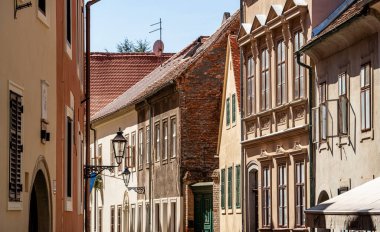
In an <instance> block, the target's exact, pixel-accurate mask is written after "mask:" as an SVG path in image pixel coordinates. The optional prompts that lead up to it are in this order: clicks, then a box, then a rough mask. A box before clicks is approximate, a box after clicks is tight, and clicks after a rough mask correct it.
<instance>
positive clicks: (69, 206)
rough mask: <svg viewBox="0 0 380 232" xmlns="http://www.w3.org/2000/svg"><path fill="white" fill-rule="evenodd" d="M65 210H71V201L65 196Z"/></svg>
mask: <svg viewBox="0 0 380 232" xmlns="http://www.w3.org/2000/svg"><path fill="white" fill-rule="evenodd" d="M65 211H73V202H72V200H71V198H66V200H65Z"/></svg>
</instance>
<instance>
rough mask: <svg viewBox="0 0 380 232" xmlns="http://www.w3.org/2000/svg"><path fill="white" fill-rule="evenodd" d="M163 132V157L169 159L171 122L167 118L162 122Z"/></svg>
mask: <svg viewBox="0 0 380 232" xmlns="http://www.w3.org/2000/svg"><path fill="white" fill-rule="evenodd" d="M162 133H163V135H162V136H163V140H164V141H163V148H162V159H163V160H167V159H168V155H169V122H168V120H167V119H165V120H164V121H163V122H162Z"/></svg>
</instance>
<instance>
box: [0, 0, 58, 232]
mask: <svg viewBox="0 0 380 232" xmlns="http://www.w3.org/2000/svg"><path fill="white" fill-rule="evenodd" d="M15 2H17V4H24V3H26V1H1V2H0V32H1V33H0V34H1V36H0V50H1V56H0V133H1V134H0V153H1V154H2V155H1V156H0V170H1V171H0V180H1V181H0V183H1V187H0V189H1V191H0V231H27V230H28V225H29V227H30V226H33V225H35V224H36V222H33V223H30V221H33V220H38V225H39V228H40V230H41V229H42V230H44V231H53V228H54V224H55V221H54V216H53V215H54V208H55V195H54V194H55V179H56V172H55V169H56V168H55V160H56V156H55V151H56V139H55V138H56V134H55V131H56V127H55V121H56V118H57V116H56V29H55V28H56V15H55V8H56V6H55V1H46V6H45V13H42V11H41V9H40V8H39V5H38V1H36V0H33V1H32V2H31V3H32V6H30V7H27V8H24V9H22V10H19V11H17V14H16V18H15V17H14V16H15V14H14V3H15ZM11 92H12V93H15V94H16V95H17V96H18V97H19V99H21V102H22V105H23V112H22V113H21V114H20V115H21V128H19V131H18V135H20V136H21V137H20V140H19V142H20V144H19V146H18V154H19V155H20V157H21V159H20V160H19V161H21V162H18V164H19V165H20V166H19V168H17V169H18V170H16V173H18V174H17V175H19V177H20V180H19V182H18V184H21V185H22V188H20V189H22V191H21V192H20V193H19V194H20V198H18V197H16V198H17V199H16V198H14V197H12V198H11V196H10V195H11V191H10V188H9V185H10V184H9V183H10V182H12V181H10V179H9V176H10V168H9V166H10V160H9V159H10V157H11V156H10V150H11V149H10V148H11V147H10V142H11V138H10V134H11V132H10V126H11V125H10V120H11V116H10V112H11V111H10V108H11V101H10V98H11ZM20 109H21V108H19V110H20ZM42 130H46V132H47V133H50V141H43V140H42V139H41V131H42ZM45 138H47V137H45ZM20 145H22V146H20ZM12 147H13V146H12ZM16 166H17V165H16ZM33 186H34V187H33ZM17 192H18V190H17ZM17 195H18V194H17ZM12 196H13V194H12ZM42 202H43V205H44V207H41V208H43V209H40V210H37V211H36V208H35V207H34V206H33V204H34V203H36V204H41V203H42ZM30 211H31V212H33V213H32V215H35V213H36V212H37V214H38V215H40V217H39V219H37V218H35V217H31V218H29V214H30V213H29V212H30Z"/></svg>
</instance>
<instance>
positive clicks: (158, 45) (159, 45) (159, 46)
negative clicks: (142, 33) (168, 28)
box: [149, 18, 164, 66]
mask: <svg viewBox="0 0 380 232" xmlns="http://www.w3.org/2000/svg"><path fill="white" fill-rule="evenodd" d="M156 25H159V28H157V29H155V30H153V31H150V32H149V33H153V32H156V31H160V39H159V40H156V42H154V44H153V52H154V54H155V55H156V56H159V57H161V55H162V53H163V52H164V42H162V20H161V18H160V21H159V22H158V23H153V24H152V25H150V26H151V27H152V26H156ZM161 66H162V60H161Z"/></svg>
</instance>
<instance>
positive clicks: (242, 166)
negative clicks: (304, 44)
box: [240, 0, 246, 232]
mask: <svg viewBox="0 0 380 232" xmlns="http://www.w3.org/2000/svg"><path fill="white" fill-rule="evenodd" d="M243 20H244V15H243V0H240V24H242V23H243ZM243 58H244V54H243V49H242V48H241V47H240V141H243V140H244V130H243V117H244V108H243V106H244V103H243V102H244V100H243V99H244V98H243V97H244V94H243V92H244V85H243V81H244V76H243V68H244V66H243ZM240 173H241V176H242V178H241V184H240V186H242V187H243V188H242V190H241V191H240V194H241V196H242V199H241V204H240V205H241V212H242V217H241V224H242V226H241V228H242V231H243V232H244V231H245V221H246V219H245V216H246V213H245V210H244V209H245V197H246V196H245V195H246V190H245V187H244V186H246V184H245V178H246V177H245V174H246V165H245V155H244V149H243V146H242V145H240Z"/></svg>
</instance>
